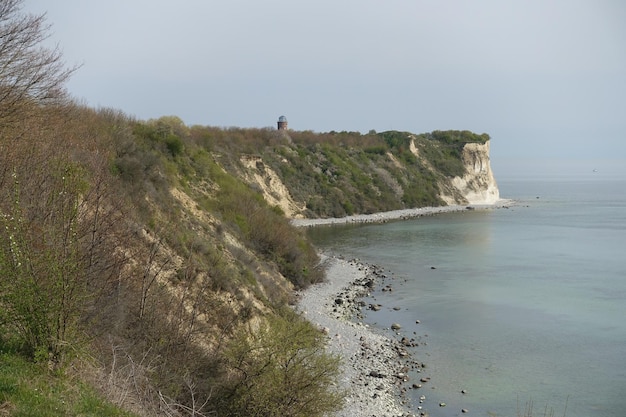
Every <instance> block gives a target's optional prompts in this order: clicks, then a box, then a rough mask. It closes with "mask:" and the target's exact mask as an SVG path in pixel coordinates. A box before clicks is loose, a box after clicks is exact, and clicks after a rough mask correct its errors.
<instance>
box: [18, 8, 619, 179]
mask: <svg viewBox="0 0 626 417" xmlns="http://www.w3.org/2000/svg"><path fill="white" fill-rule="evenodd" d="M174 4H175V5H174ZM23 10H24V11H25V12H29V13H35V14H40V13H46V19H47V22H48V23H50V24H51V25H52V28H51V32H50V34H51V36H50V38H49V39H48V43H49V44H50V45H57V44H58V46H59V47H60V48H61V50H62V51H63V56H64V59H65V61H66V63H67V64H68V65H75V64H77V65H81V67H80V69H79V70H78V71H77V72H76V73H75V74H74V75H73V77H72V79H71V80H70V81H69V82H68V85H67V86H68V90H69V92H70V93H71V94H72V96H74V97H75V98H76V99H77V100H79V101H81V102H83V103H85V104H87V105H89V106H93V107H96V108H101V107H106V108H115V109H119V110H122V111H123V112H125V113H127V114H129V115H132V116H134V117H137V118H138V119H141V120H147V119H152V118H158V117H161V116H165V115H174V116H178V117H180V118H181V119H182V120H183V121H184V122H185V123H186V124H187V125H207V126H220V127H231V126H237V127H275V126H276V121H277V120H278V117H279V116H281V115H285V116H286V117H287V119H288V121H289V127H290V128H291V129H294V130H312V131H315V132H327V131H331V130H335V131H343V130H347V131H360V132H362V133H366V132H368V131H370V130H372V129H374V130H376V131H378V132H381V131H385V130H392V129H393V130H402V131H410V132H413V133H422V132H430V131H433V130H447V129H459V130H471V131H474V132H477V133H488V134H489V135H490V136H491V138H492V140H491V160H492V166H494V171H496V175H497V171H498V169H500V170H505V171H506V170H509V171H510V172H513V171H514V170H515V169H516V168H515V167H516V166H517V168H521V167H525V166H527V161H529V160H539V159H541V160H543V161H544V162H545V161H552V160H566V161H569V162H568V165H567V166H568V167H570V168H571V169H574V170H576V169H581V170H585V171H587V170H590V167H591V165H582V166H577V165H576V163H575V161H593V162H585V164H590V163H591V164H601V163H606V164H607V165H606V166H607V167H609V166H611V167H613V168H611V169H617V170H620V169H622V168H623V172H626V2H625V1H623V0H509V1H502V0H385V1H382V0H332V1H331V0H315V1H312V0H311V1H310V0H266V1H260V0H221V1H218V0H179V1H177V2H172V1H165V0H108V1H106V2H95V1H93V2H91V1H89V2H88V1H85V0H54V1H52V0H24V3H23ZM572 161H574V163H572ZM603 161H604V162H603ZM516 164H518V165H516ZM525 164H526V165H525ZM548 165H549V164H548ZM537 166H539V165H537ZM496 167H497V169H496ZM570 168H568V169H570ZM597 168H598V167H597V166H595V165H594V166H593V169H597Z"/></svg>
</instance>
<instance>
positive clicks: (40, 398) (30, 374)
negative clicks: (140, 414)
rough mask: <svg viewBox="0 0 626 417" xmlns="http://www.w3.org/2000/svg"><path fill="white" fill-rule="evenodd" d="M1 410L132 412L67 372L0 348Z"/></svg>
mask: <svg viewBox="0 0 626 417" xmlns="http://www.w3.org/2000/svg"><path fill="white" fill-rule="evenodd" d="M0 414H1V415H3V416H4V415H7V416H16V417H29V416H32V417H39V416H50V417H55V416H58V417H65V416H94V417H96V416H98V417H113V416H120V417H121V416H127V417H131V416H133V415H134V414H132V413H129V412H126V411H124V410H121V409H120V408H118V407H116V406H113V405H111V403H110V402H108V401H106V400H105V399H104V398H103V396H102V395H99V394H98V393H96V392H95V390H94V389H93V388H91V387H89V386H88V385H86V384H85V383H82V382H80V381H78V380H76V379H73V378H72V377H71V376H69V375H58V374H51V373H50V372H49V371H47V370H46V369H45V368H43V367H42V366H41V365H40V364H35V363H32V362H31V361H28V360H27V359H26V358H24V357H23V356H22V355H20V354H18V353H15V352H11V351H6V350H5V349H4V348H0Z"/></svg>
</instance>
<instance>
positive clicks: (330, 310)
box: [291, 199, 515, 417]
mask: <svg viewBox="0 0 626 417" xmlns="http://www.w3.org/2000/svg"><path fill="white" fill-rule="evenodd" d="M514 204H515V201H514V200H508V199H500V200H498V201H497V202H495V203H493V204H480V205H467V206H461V205H452V206H443V207H421V208H416V209H404V210H394V211H388V212H381V213H375V214H367V215H366V214H363V215H354V216H348V217H344V218H328V219H292V220H291V222H292V224H293V225H294V226H296V227H315V226H322V225H342V224H357V223H385V222H388V221H394V220H407V219H413V218H417V217H421V216H428V215H436V214H441V213H452V212H463V211H469V210H491V209H498V208H509V207H511V206H513V205H514ZM321 258H322V263H323V264H324V266H325V267H326V281H324V282H322V283H319V284H314V285H312V286H310V287H309V288H307V289H306V290H303V291H299V292H297V293H296V297H297V303H296V306H295V308H296V311H298V312H299V313H300V314H302V315H303V316H304V317H305V318H306V319H307V320H309V321H310V322H311V323H313V324H314V325H316V326H318V327H319V328H320V330H322V331H323V332H324V333H325V334H326V335H327V345H326V350H327V351H328V352H329V353H331V354H333V355H337V356H339V357H340V358H341V363H342V364H341V367H342V369H341V371H342V372H341V375H342V377H341V379H340V381H339V386H340V387H341V388H342V389H346V390H347V392H348V394H347V397H346V403H345V405H344V407H343V409H342V410H341V411H339V412H338V413H336V414H335V415H334V417H371V416H377V417H415V416H427V415H428V414H429V413H428V412H427V411H426V410H423V409H422V406H421V405H419V404H412V403H411V400H410V399H409V398H408V396H407V395H406V394H407V392H408V390H412V389H420V388H421V387H422V384H424V383H427V382H428V380H429V379H430V378H420V377H419V376H417V377H416V375H419V374H420V372H421V370H422V368H424V367H425V366H426V365H425V364H424V363H421V362H418V361H417V360H415V358H414V357H413V356H412V352H411V351H412V350H414V349H411V348H412V347H415V346H417V343H416V342H415V340H414V339H409V338H408V337H406V336H402V332H401V328H400V327H399V326H397V325H396V324H394V323H389V324H388V326H389V327H383V328H382V329H379V328H372V327H370V326H369V325H368V324H366V323H364V322H363V317H364V313H363V311H362V310H363V309H366V308H369V309H371V310H374V311H377V310H378V309H379V308H380V307H381V306H380V305H370V306H369V307H368V306H367V304H366V303H365V302H364V301H363V298H365V297H367V296H369V295H370V294H371V292H373V291H375V290H376V289H379V288H382V287H383V282H384V281H385V280H386V279H387V278H390V277H388V276H387V275H386V274H385V273H384V271H383V270H382V269H381V268H380V267H377V266H375V265H370V264H366V263H363V262H361V261H359V260H358V259H352V260H346V259H344V258H343V257H341V256H336V255H327V254H321ZM412 377H413V378H414V380H411V378H412ZM422 398H425V397H424V396H421V397H420V403H422ZM444 405H445V404H444ZM463 412H465V410H463Z"/></svg>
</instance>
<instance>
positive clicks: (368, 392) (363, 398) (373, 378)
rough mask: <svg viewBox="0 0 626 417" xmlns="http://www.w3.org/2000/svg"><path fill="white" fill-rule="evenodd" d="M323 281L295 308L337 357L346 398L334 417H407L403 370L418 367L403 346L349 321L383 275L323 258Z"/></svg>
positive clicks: (354, 263) (301, 296)
mask: <svg viewBox="0 0 626 417" xmlns="http://www.w3.org/2000/svg"><path fill="white" fill-rule="evenodd" d="M324 259H325V262H326V263H327V264H328V267H327V281H326V282H324V283H322V284H317V285H313V286H311V287H310V288H308V289H307V290H305V291H302V292H300V293H299V294H298V303H297V310H298V311H300V312H301V314H303V315H304V316H305V317H306V318H307V319H308V320H309V321H310V322H312V323H313V324H315V325H317V326H319V327H320V329H322V330H323V331H324V332H325V333H326V334H327V335H328V344H327V350H328V352H330V353H332V354H336V355H339V356H340V357H341V358H342V373H341V375H342V376H341V380H340V385H341V387H343V388H345V389H347V390H348V392H349V395H348V397H347V400H346V405H345V407H344V409H343V410H342V411H341V412H339V413H337V414H336V417H360V416H363V417H370V416H377V417H378V416H381V417H382V416H389V417H392V416H393V417H397V416H412V415H413V414H411V413H410V412H409V404H408V403H407V402H406V401H407V400H405V398H404V396H403V395H402V393H403V391H406V389H408V385H409V384H407V381H408V376H407V374H408V372H409V371H410V370H411V369H415V367H419V366H420V365H419V364H418V363H417V362H415V361H413V359H412V358H411V357H410V354H409V353H408V352H407V350H406V349H405V348H404V345H403V344H402V343H401V342H400V341H398V340H393V339H390V338H389V337H386V336H385V335H383V334H382V333H381V332H377V331H376V330H375V329H370V328H369V327H368V326H367V325H366V324H363V323H361V322H358V321H354V319H355V318H356V317H357V313H358V312H359V311H360V309H361V308H363V307H364V306H363V302H362V301H361V300H360V298H361V297H363V296H364V295H366V294H368V293H369V292H370V291H371V290H372V289H373V288H374V287H375V286H376V284H377V283H378V282H379V280H380V278H382V277H381V275H382V272H381V271H380V270H378V269H377V268H375V267H373V266H371V265H365V264H362V263H360V262H358V261H356V260H352V261H346V260H344V259H341V258H337V257H326V256H324Z"/></svg>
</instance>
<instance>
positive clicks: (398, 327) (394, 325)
mask: <svg viewBox="0 0 626 417" xmlns="http://www.w3.org/2000/svg"><path fill="white" fill-rule="evenodd" d="M401 328H402V326H400V324H398V323H393V324H392V325H391V330H400V329H401Z"/></svg>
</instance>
